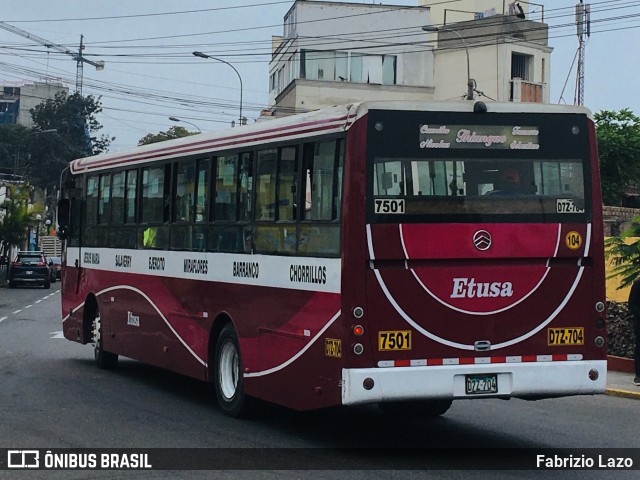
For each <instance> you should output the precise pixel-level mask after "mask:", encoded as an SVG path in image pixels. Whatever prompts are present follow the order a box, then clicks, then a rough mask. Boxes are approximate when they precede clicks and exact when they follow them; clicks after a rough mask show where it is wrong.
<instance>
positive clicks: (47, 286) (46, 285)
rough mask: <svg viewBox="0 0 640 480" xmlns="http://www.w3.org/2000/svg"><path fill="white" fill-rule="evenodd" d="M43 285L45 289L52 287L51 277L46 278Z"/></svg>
mask: <svg viewBox="0 0 640 480" xmlns="http://www.w3.org/2000/svg"><path fill="white" fill-rule="evenodd" d="M43 287H44V289H45V290H49V289H50V288H51V280H50V279H47V280H45V281H44V285H43Z"/></svg>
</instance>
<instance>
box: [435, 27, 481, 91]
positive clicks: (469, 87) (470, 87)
mask: <svg viewBox="0 0 640 480" xmlns="http://www.w3.org/2000/svg"><path fill="white" fill-rule="evenodd" d="M422 30H424V31H425V32H441V31H443V32H451V33H453V34H455V35H457V36H458V38H459V39H460V41H461V42H462V45H464V50H465V52H466V53H467V100H473V88H474V87H475V84H476V81H475V80H474V79H473V78H471V67H470V66H469V46H468V45H467V42H465V41H464V38H462V35H460V34H459V33H458V31H457V30H454V29H452V28H448V27H434V26H432V25H425V26H424V27H422Z"/></svg>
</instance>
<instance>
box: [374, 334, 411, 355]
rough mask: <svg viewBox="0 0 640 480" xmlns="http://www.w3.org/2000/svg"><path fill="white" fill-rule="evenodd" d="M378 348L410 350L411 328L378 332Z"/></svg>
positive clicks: (382, 349) (381, 349)
mask: <svg viewBox="0 0 640 480" xmlns="http://www.w3.org/2000/svg"><path fill="white" fill-rule="evenodd" d="M378 350H380V351H384V350H411V330H392V331H387V332H378Z"/></svg>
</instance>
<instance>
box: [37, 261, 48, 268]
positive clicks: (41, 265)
mask: <svg viewBox="0 0 640 480" xmlns="http://www.w3.org/2000/svg"><path fill="white" fill-rule="evenodd" d="M46 266H47V264H46V263H43V262H40V263H39V264H38V267H46Z"/></svg>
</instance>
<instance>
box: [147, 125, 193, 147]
mask: <svg viewBox="0 0 640 480" xmlns="http://www.w3.org/2000/svg"><path fill="white" fill-rule="evenodd" d="M197 134H198V132H190V131H189V130H187V129H186V128H184V127H180V126H174V127H171V128H170V129H169V130H167V131H166V132H159V133H156V134H153V133H149V134H147V135H145V136H144V137H142V138H141V139H140V141H139V142H138V145H149V144H151V143H158V142H164V141H165V140H172V139H174V138H182V137H188V136H190V135H197Z"/></svg>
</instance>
